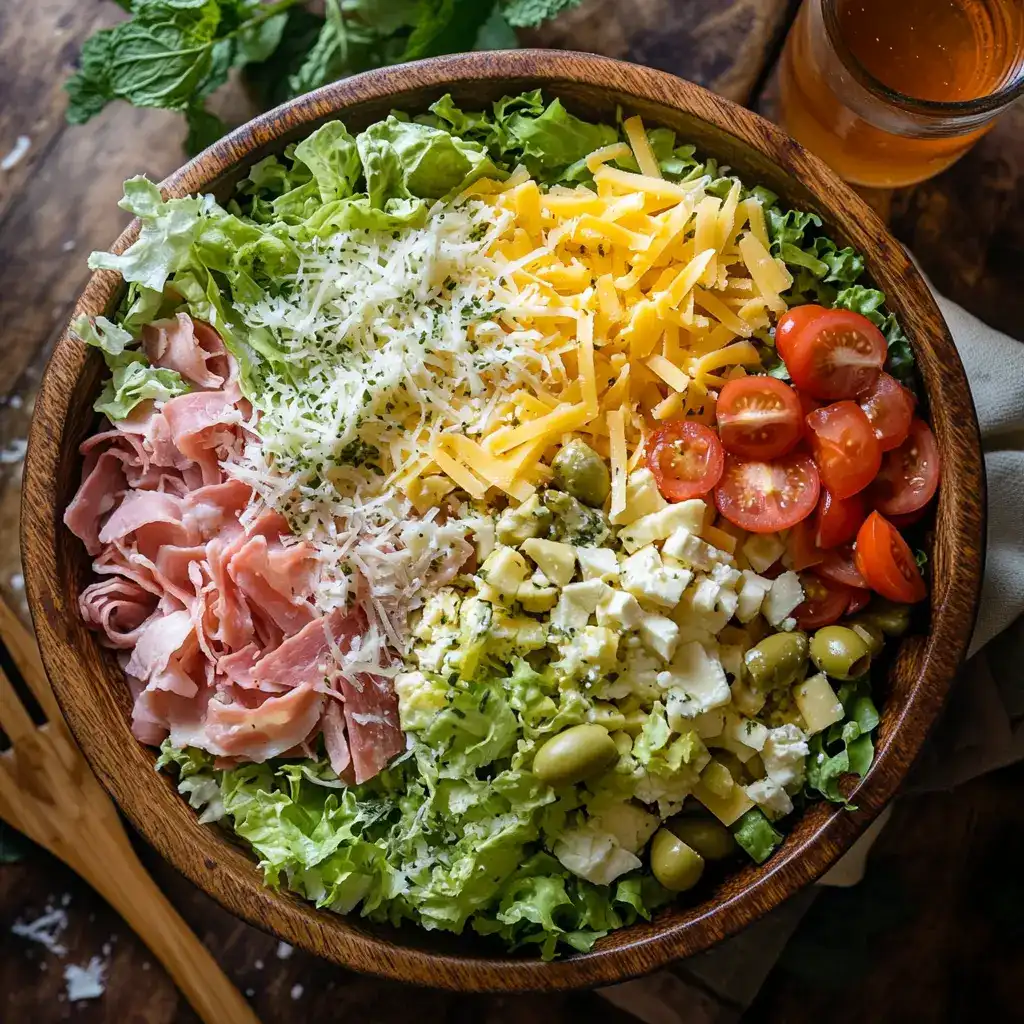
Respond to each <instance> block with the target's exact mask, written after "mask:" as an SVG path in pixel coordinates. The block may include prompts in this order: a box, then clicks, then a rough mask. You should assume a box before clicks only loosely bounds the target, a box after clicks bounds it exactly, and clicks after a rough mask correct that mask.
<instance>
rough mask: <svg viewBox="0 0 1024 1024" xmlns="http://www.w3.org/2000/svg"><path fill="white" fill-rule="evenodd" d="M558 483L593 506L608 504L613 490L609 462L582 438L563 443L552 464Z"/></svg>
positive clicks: (575, 496) (580, 499)
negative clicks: (607, 499) (609, 493)
mask: <svg viewBox="0 0 1024 1024" xmlns="http://www.w3.org/2000/svg"><path fill="white" fill-rule="evenodd" d="M551 468H552V469H553V470H554V473H555V482H556V483H557V484H558V485H559V486H560V487H562V489H563V490H565V491H568V493H569V494H571V495H572V496H573V497H574V498H575V499H576V500H577V501H582V502H583V504H584V505H590V506H591V508H599V507H600V506H601V505H603V504H604V500H605V498H607V497H608V492H609V491H610V490H611V486H612V478H611V474H610V473H609V472H608V465H607V463H606V462H605V461H604V459H602V458H601V456H600V455H598V454H597V452H595V451H594V449H593V448H591V447H590V445H588V444H586V443H585V442H583V441H580V440H579V439H578V438H577V439H575V440H572V441H570V442H569V443H568V444H567V445H565V446H563V448H562V450H561V451H560V452H559V453H558V454H557V455H556V456H555V458H554V460H553V461H552V463H551Z"/></svg>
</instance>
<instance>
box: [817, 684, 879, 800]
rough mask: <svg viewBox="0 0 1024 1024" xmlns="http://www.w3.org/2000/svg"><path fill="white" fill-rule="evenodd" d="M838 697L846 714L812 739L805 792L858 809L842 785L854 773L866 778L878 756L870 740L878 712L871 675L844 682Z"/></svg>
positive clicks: (876, 722) (877, 718) (876, 725)
mask: <svg viewBox="0 0 1024 1024" xmlns="http://www.w3.org/2000/svg"><path fill="white" fill-rule="evenodd" d="M838 697H839V700H840V702H841V703H842V705H843V710H844V712H845V714H844V716H843V720H842V721H840V722H836V724H835V725H831V726H829V728H828V729H826V730H825V731H824V732H820V733H818V734H817V735H816V736H812V737H811V740H810V743H809V747H810V753H809V755H808V757H807V782H806V789H807V792H808V794H809V795H811V796H814V795H820V796H823V797H824V798H825V799H826V800H829V801H831V802H832V803H837V804H842V805H843V806H844V807H846V808H847V809H849V810H856V807H855V806H854V805H853V804H851V803H850V802H849V801H848V800H847V798H846V797H845V796H844V795H843V793H842V791H841V790H840V788H839V782H840V780H841V778H842V777H843V776H844V775H847V774H849V773H851V772H852V773H853V774H855V775H859V776H861V777H862V778H863V777H864V775H866V774H867V771H868V769H869V768H870V767H871V762H872V760H873V759H874V756H875V746H874V742H873V740H872V738H871V737H872V734H873V733H874V730H875V729H876V728H878V722H879V717H878V709H877V708H876V707H875V703H874V701H873V700H872V698H871V683H870V678H869V677H868V676H862V677H861V678H860V679H855V680H853V681H851V682H848V683H843V684H842V686H840V688H839V693H838Z"/></svg>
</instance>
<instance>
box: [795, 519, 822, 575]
mask: <svg viewBox="0 0 1024 1024" xmlns="http://www.w3.org/2000/svg"><path fill="white" fill-rule="evenodd" d="M824 557H825V552H824V551H822V550H821V549H820V548H819V547H818V546H817V545H816V544H815V543H814V517H813V516H808V517H807V518H806V519H801V520H800V522H799V523H797V524H796V526H794V527H793V529H791V530H790V531H789V536H788V537H787V538H786V563H787V565H788V566H789V568H790V569H792V570H793V572H803V571H804V569H810V567H811V566H812V565H817V564H818V563H819V562H820V561H821V560H822V559H823V558H824Z"/></svg>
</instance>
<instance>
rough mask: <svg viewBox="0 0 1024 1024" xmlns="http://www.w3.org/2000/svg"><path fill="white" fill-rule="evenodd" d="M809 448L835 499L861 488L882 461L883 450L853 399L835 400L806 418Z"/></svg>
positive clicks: (822, 480)
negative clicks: (809, 437)
mask: <svg viewBox="0 0 1024 1024" xmlns="http://www.w3.org/2000/svg"><path fill="white" fill-rule="evenodd" d="M807 426H808V427H810V429H811V439H810V440H811V451H812V453H813V454H814V461H815V463H816V464H817V466H818V472H819V473H820V474H821V482H822V483H823V484H824V485H825V486H826V487H827V488H828V489H829V491H831V493H832V496H833V497H834V498H849V497H850V495H852V494H856V493H857V492H858V491H862V490H863V489H864V488H865V487H867V485H868V484H869V483H871V481H872V480H874V479H875V474H876V473H877V472H878V467H879V466H881V464H882V450H881V449H880V448H879V447H878V441H877V439H876V438H875V433H874V431H873V430H872V429H871V424H870V423H869V422H868V418H867V416H865V415H864V412H863V410H862V409H861V407H860V406H859V405H857V403H856V402H846V401H844V402H834V403H833V404H832V405H826V406H824V407H823V408H821V409H815V410H814V412H812V413H811V414H810V415H809V416H808V417H807Z"/></svg>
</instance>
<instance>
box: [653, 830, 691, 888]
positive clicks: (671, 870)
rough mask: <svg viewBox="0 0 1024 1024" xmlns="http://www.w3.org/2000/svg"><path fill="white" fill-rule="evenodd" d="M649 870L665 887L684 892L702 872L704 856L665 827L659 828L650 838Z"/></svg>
mask: <svg viewBox="0 0 1024 1024" xmlns="http://www.w3.org/2000/svg"><path fill="white" fill-rule="evenodd" d="M651 870H652V871H653V872H654V877H655V878H656V879H657V880H658V881H659V882H661V884H662V885H663V886H665V888H666V889H669V890H671V891H672V892H685V891H686V890H687V889H692V888H693V887H694V886H695V885H696V884H697V883H698V882H699V881H700V876H701V875H702V874H704V858H703V857H702V856H701V855H700V854H699V853H698V852H697V851H696V850H694V849H693V848H692V847H690V846H687V845H686V843H684V842H683V841H682V839H680V838H679V837H678V836H676V835H673V834H672V833H671V832H670V831H669V830H668V829H667V828H660V829H658V831H657V832H656V833H655V834H654V838H653V839H652V840H651Z"/></svg>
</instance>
